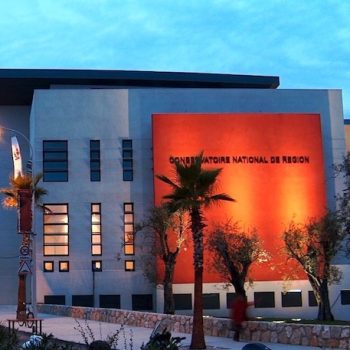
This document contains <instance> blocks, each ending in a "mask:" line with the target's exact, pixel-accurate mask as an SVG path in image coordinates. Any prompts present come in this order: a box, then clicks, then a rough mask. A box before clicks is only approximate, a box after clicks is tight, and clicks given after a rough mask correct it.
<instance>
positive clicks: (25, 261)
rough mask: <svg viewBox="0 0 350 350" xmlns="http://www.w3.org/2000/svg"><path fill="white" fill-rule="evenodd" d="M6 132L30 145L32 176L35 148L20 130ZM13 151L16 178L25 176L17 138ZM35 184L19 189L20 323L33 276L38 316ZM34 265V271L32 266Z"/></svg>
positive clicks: (12, 144)
mask: <svg viewBox="0 0 350 350" xmlns="http://www.w3.org/2000/svg"><path fill="white" fill-rule="evenodd" d="M4 130H8V131H11V132H13V133H15V134H18V135H20V136H21V137H22V138H24V140H25V141H26V142H27V143H28V146H29V152H30V157H29V161H28V163H27V173H28V174H29V175H30V176H32V160H33V147H32V145H31V143H30V141H29V139H28V138H27V136H25V135H24V134H23V133H21V132H20V131H18V130H14V129H11V128H7V127H4V126H0V138H1V137H2V136H3V132H4ZM11 149H12V158H13V167H14V172H13V174H14V175H13V176H14V178H16V177H18V176H23V172H22V157H21V152H20V147H19V144H18V141H17V138H16V137H15V136H14V137H11ZM33 205H34V201H33V184H32V185H31V188H28V189H19V190H18V191H17V213H18V215H17V231H18V233H19V234H22V243H21V246H20V251H19V268H18V299H17V313H16V315H17V319H18V320H19V321H25V320H26V318H27V315H26V312H27V310H26V305H27V302H26V279H27V275H28V274H31V275H32V306H33V312H34V315H36V313H37V312H36V274H35V269H36V266H35V251H34V243H35V242H34V239H31V236H32V235H33V230H32V227H33ZM32 263H33V267H34V268H33V271H32V269H31V265H32Z"/></svg>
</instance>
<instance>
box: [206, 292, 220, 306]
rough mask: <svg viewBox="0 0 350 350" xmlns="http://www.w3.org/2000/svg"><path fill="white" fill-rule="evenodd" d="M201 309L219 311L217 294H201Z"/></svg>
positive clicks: (218, 296)
mask: <svg viewBox="0 0 350 350" xmlns="http://www.w3.org/2000/svg"><path fill="white" fill-rule="evenodd" d="M203 309H211V310H212V309H220V295H219V293H206V294H203Z"/></svg>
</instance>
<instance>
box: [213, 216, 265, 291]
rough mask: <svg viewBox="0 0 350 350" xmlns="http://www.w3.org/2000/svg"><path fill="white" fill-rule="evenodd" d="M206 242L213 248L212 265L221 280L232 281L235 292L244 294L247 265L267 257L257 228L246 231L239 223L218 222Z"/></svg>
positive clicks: (248, 266) (247, 272) (247, 273)
mask: <svg viewBox="0 0 350 350" xmlns="http://www.w3.org/2000/svg"><path fill="white" fill-rule="evenodd" d="M207 246H208V249H209V251H210V252H212V256H211V266H212V267H213V268H214V269H215V271H217V272H218V273H219V274H220V275H221V277H222V278H223V280H224V281H226V282H228V283H231V284H232V285H233V287H234V288H235V291H236V293H237V294H240V295H242V296H244V297H245V298H246V291H245V289H244V284H245V282H246V281H247V279H248V275H249V268H250V266H251V265H252V264H253V263H258V262H262V261H266V260H267V259H268V257H269V255H268V254H267V252H266V251H265V250H264V249H263V248H262V247H261V243H260V241H259V238H258V235H257V232H256V231H255V230H252V231H250V232H249V231H248V232H245V231H244V230H242V229H241V228H240V227H239V225H238V223H230V222H228V223H226V224H224V225H217V226H216V227H215V228H214V230H213V231H212V232H210V234H209V238H208V241H207Z"/></svg>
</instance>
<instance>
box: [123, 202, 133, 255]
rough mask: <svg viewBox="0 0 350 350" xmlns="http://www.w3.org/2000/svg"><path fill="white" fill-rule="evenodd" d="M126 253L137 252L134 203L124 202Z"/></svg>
mask: <svg viewBox="0 0 350 350" xmlns="http://www.w3.org/2000/svg"><path fill="white" fill-rule="evenodd" d="M124 254H125V255H134V254H135V242H134V204H133V203H124Z"/></svg>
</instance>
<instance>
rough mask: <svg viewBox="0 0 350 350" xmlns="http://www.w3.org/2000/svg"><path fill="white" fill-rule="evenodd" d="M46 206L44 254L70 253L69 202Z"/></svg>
mask: <svg viewBox="0 0 350 350" xmlns="http://www.w3.org/2000/svg"><path fill="white" fill-rule="evenodd" d="M44 207H45V210H44V255H68V230H69V228H68V204H45V205H44Z"/></svg>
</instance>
